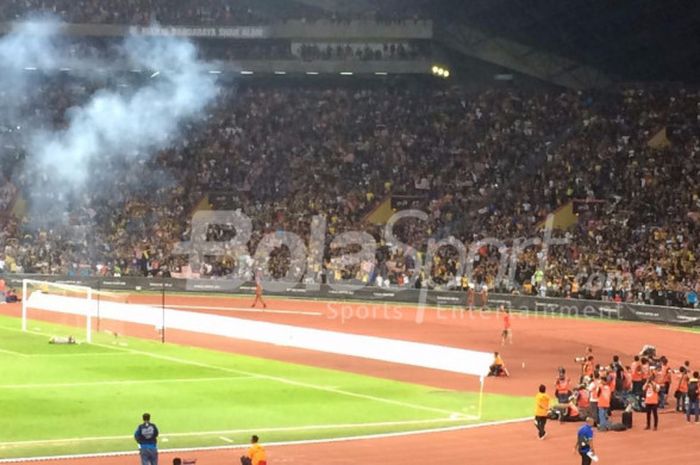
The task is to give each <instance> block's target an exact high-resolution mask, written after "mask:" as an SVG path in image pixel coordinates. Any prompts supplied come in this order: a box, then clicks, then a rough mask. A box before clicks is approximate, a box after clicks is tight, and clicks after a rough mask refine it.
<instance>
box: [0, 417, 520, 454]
mask: <svg viewBox="0 0 700 465" xmlns="http://www.w3.org/2000/svg"><path fill="white" fill-rule="evenodd" d="M531 421H532V417H527V418H516V419H512V420H500V421H491V422H485V423H474V424H469V425H458V426H446V427H444V428H434V429H423V430H413V431H401V432H398V433H379V434H368V435H365V436H347V437H340V438H329V439H306V440H301V441H280V442H269V443H265V446H267V447H282V446H301V445H310V444H328V443H334V442H349V441H369V440H377V439H386V438H394V437H404V436H415V435H421V434H439V433H448V432H451V431H462V430H470V429H476V428H486V427H490V426H501V425H509V424H513V423H523V422H531ZM250 431H252V430H246V432H250ZM243 447H247V444H241V445H238V446H213V447H190V448H176V449H161V452H163V453H176V452H177V453H181V452H185V453H187V452H204V451H215V450H232V449H240V448H243ZM136 454H138V452H137V451H130V452H123V451H122V452H105V453H99V454H74V455H56V456H44V457H27V458H16V459H0V463H21V462H35V461H44V460H57V459H83V458H98V457H124V456H131V455H136Z"/></svg>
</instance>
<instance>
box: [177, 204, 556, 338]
mask: <svg viewBox="0 0 700 465" xmlns="http://www.w3.org/2000/svg"><path fill="white" fill-rule="evenodd" d="M409 221H410V222H417V223H424V224H426V225H427V224H428V221H429V216H428V214H427V213H426V212H423V211H421V210H415V209H408V210H401V211H398V212H396V213H394V214H393V215H392V216H391V218H390V219H389V220H388V221H387V223H386V225H385V226H384V229H383V230H382V233H381V238H380V239H381V242H382V243H383V244H386V245H387V246H388V247H389V249H390V251H391V252H392V253H396V254H401V255H402V256H403V257H406V260H407V263H412V264H413V266H412V267H411V268H409V269H406V270H405V272H404V278H405V279H403V280H402V284H401V285H400V286H399V285H397V284H390V285H386V284H385V286H389V287H394V288H395V290H396V291H398V290H406V289H417V288H420V289H419V292H418V301H417V304H418V311H417V312H416V317H415V321H416V323H418V324H420V323H422V322H423V321H424V318H425V310H426V306H427V302H428V292H429V291H428V289H435V288H437V287H439V286H438V285H437V284H436V283H435V282H434V281H433V276H432V270H433V266H434V262H435V260H434V258H435V257H436V255H437V253H438V252H439V251H440V249H442V248H444V247H449V248H451V249H453V250H454V251H455V252H456V254H457V256H458V259H457V260H458V261H457V262H458V263H460V269H459V270H457V274H458V275H459V276H465V277H467V279H468V280H469V281H470V282H473V280H474V268H475V263H477V262H478V257H479V253H480V252H479V251H480V250H481V249H482V248H483V247H485V246H488V247H492V248H495V249H496V250H498V252H499V254H500V260H499V262H498V266H497V272H496V276H495V283H496V284H497V285H504V286H506V288H512V287H513V286H514V285H515V284H516V280H515V273H516V268H517V263H518V260H519V258H520V256H521V255H522V254H523V253H524V252H525V250H526V249H528V248H531V247H538V248H539V249H540V252H539V253H538V257H539V263H538V264H539V269H541V270H546V266H545V265H546V263H547V257H548V254H549V249H550V248H551V247H554V246H558V245H565V244H568V243H569V240H568V239H566V238H555V237H553V230H554V228H553V217H552V216H550V217H549V218H548V219H547V221H546V222H545V228H544V230H543V235H542V237H532V238H514V239H512V240H510V241H508V242H509V243H510V245H507V244H506V242H505V241H504V240H502V239H499V238H495V237H486V238H482V239H479V240H477V241H475V242H473V243H463V242H460V241H459V240H458V239H456V238H455V237H453V236H447V237H435V236H434V237H430V238H428V240H427V246H425V247H421V246H420V245H419V244H412V243H410V242H404V241H402V240H401V239H400V238H399V234H398V233H397V231H396V229H397V227H398V226H400V225H401V224H403V223H405V222H409ZM217 226H219V227H220V226H225V227H226V229H227V230H233V231H235V234H234V235H233V237H232V238H230V239H228V240H223V241H215V240H211V239H210V235H209V234H208V232H209V231H210V230H211V228H216V227H217ZM309 232H310V234H309V236H308V241H304V240H303V239H302V238H301V236H299V235H298V234H296V233H294V232H290V231H284V230H277V231H275V232H270V233H267V234H264V235H263V236H262V238H261V239H260V241H259V242H258V244H257V247H256V249H255V250H254V251H251V250H249V240H250V238H251V236H252V233H253V226H252V221H251V219H250V218H249V217H248V216H246V215H245V214H244V213H242V212H241V211H240V210H212V211H198V212H196V213H195V214H194V216H193V217H192V227H191V235H190V240H189V241H183V242H179V243H178V244H176V246H175V249H174V253H175V254H178V255H185V256H187V257H188V262H189V266H190V268H191V269H192V270H195V271H196V270H200V269H202V265H203V264H204V263H205V261H206V259H209V258H211V257H224V256H225V257H234V259H235V263H236V265H235V266H234V269H233V270H232V272H231V273H229V274H228V275H225V276H222V277H219V278H217V279H216V284H213V283H212V284H205V283H202V280H201V279H187V280H186V288H187V290H202V289H219V290H224V291H236V290H248V288H247V287H244V286H243V285H244V283H246V282H249V281H251V280H252V279H256V280H258V281H259V282H260V284H261V285H262V287H263V289H264V290H266V291H271V292H278V293H282V292H286V291H289V292H299V293H304V292H305V291H304V290H299V289H300V288H298V287H297V286H298V284H299V283H305V284H306V285H307V286H308V285H311V286H315V287H317V286H318V285H319V284H320V283H321V282H322V281H323V279H322V277H321V276H320V275H319V274H318V273H316V274H311V275H307V273H306V271H307V270H324V271H323V272H322V273H321V275H322V274H323V273H328V270H338V269H343V268H345V269H347V268H352V267H360V268H361V269H364V270H375V269H376V268H377V265H378V264H377V261H376V256H377V249H378V242H377V240H376V239H375V237H373V236H372V235H370V234H369V233H367V232H365V231H347V232H342V233H340V234H337V235H335V236H333V237H329V236H328V228H327V224H326V217H325V216H324V215H316V216H314V217H313V218H312V221H311V224H310V231H309ZM326 244H328V248H330V250H335V251H348V250H353V252H345V253H340V254H333V255H332V256H331V258H330V259H329V260H328V261H327V262H324V251H325V250H327V248H326ZM280 247H286V248H287V249H288V251H289V265H288V266H287V267H286V270H287V271H286V273H285V275H284V276H273V274H272V270H271V269H270V257H271V254H272V253H273V252H274V251H275V250H276V249H279V248H280ZM419 250H423V252H422V253H420V252H419ZM243 257H246V259H245V260H244V259H243ZM421 276H422V277H423V279H422V281H421V283H420V284H421V285H420V286H416V283H417V281H418V280H419V279H420V277H421ZM326 277H328V275H326ZM542 278H543V279H545V276H544V275H543V276H542ZM326 281H327V284H328V286H329V290H328V293H329V294H330V295H348V296H352V295H354V294H355V291H358V290H360V289H362V288H365V287H367V286H374V284H375V283H367V282H358V280H356V279H326ZM301 289H305V288H301ZM395 290H390V291H387V292H384V291H383V290H381V291H379V290H378V291H377V292H374V296H376V297H380V298H381V297H388V298H389V297H395V296H396V292H395ZM438 298H439V297H438ZM442 299H443V300H442V301H443V302H450V303H458V302H459V301H460V298H459V297H443V298H442Z"/></svg>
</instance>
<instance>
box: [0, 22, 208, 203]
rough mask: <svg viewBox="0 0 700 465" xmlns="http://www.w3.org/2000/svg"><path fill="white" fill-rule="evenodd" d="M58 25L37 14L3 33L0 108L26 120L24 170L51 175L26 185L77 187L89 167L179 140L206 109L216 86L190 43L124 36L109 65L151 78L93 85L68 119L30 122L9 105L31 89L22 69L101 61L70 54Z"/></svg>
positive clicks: (56, 194) (28, 96) (59, 193)
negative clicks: (0, 103)
mask: <svg viewBox="0 0 700 465" xmlns="http://www.w3.org/2000/svg"><path fill="white" fill-rule="evenodd" d="M61 27H62V26H61V24H60V23H58V22H57V21H54V20H48V21H41V22H36V21H35V22H30V23H25V24H22V25H19V26H18V27H16V28H15V29H14V30H13V31H12V32H11V33H9V34H7V35H6V36H4V37H2V38H0V69H2V70H3V71H2V73H0V88H2V92H3V93H4V99H3V100H4V102H5V103H6V105H4V108H3V109H0V113H5V114H4V115H2V116H3V117H4V118H7V117H11V118H13V119H14V121H13V123H17V125H23V126H26V125H30V126H31V127H29V128H28V129H27V128H25V130H24V131H25V134H24V138H25V139H26V141H27V143H26V145H27V150H28V154H27V156H26V159H25V166H26V167H27V168H28V172H32V173H38V172H43V173H46V175H48V180H47V178H46V177H44V178H43V179H41V178H39V177H37V179H36V180H35V183H36V185H35V186H32V187H31V189H32V190H36V191H37V192H41V191H42V190H44V191H45V190H47V189H50V190H51V191H52V192H51V195H50V196H49V197H52V198H64V197H65V195H63V193H76V192H80V191H81V189H84V187H85V185H86V182H87V181H88V180H89V179H90V177H91V172H90V170H91V169H95V167H99V166H100V165H102V166H109V163H106V162H107V161H127V162H128V161H129V160H137V159H138V160H143V157H144V154H151V153H154V152H155V151H157V150H159V149H162V148H166V147H168V145H170V144H172V143H173V142H175V141H176V140H177V139H178V135H179V134H180V131H181V127H182V125H183V123H186V122H190V121H195V120H197V119H199V118H201V117H203V116H204V115H205V109H206V107H207V106H208V105H209V104H210V103H211V102H212V101H213V99H214V98H215V96H216V95H217V92H218V87H217V84H216V82H215V78H214V76H212V75H211V74H209V73H207V69H208V68H207V66H206V64H205V63H204V62H202V61H200V60H199V59H198V57H197V50H196V48H195V46H194V45H193V44H192V43H191V42H189V41H187V40H185V39H181V38H173V37H164V38H141V37H128V38H126V39H125V40H124V42H123V44H122V45H121V47H119V48H118V49H117V50H116V53H117V54H118V56H116V57H109V58H110V59H109V62H110V63H111V64H112V67H113V68H114V67H115V66H117V67H122V68H123V69H131V68H138V69H142V70H144V71H146V72H148V74H149V75H151V74H156V71H157V72H158V74H157V75H156V76H155V77H153V78H152V79H143V80H141V81H140V82H139V83H138V84H137V85H136V86H132V87H130V88H129V89H126V90H125V89H124V88H121V89H116V88H111V87H104V88H100V89H98V90H97V91H95V92H94V93H92V95H91V96H89V98H88V99H87V100H86V101H85V102H84V103H82V104H81V105H80V106H76V107H73V108H70V109H69V110H68V112H67V114H66V115H65V116H66V118H65V120H66V123H67V124H66V125H65V127H63V128H61V129H59V130H54V129H51V128H47V126H49V125H38V124H33V123H34V122H33V121H31V118H29V116H28V115H19V114H15V112H14V109H16V108H20V107H21V106H22V105H24V106H25V107H26V105H27V102H29V101H32V99H33V98H34V95H35V93H36V89H33V88H32V85H30V84H29V83H28V82H29V80H30V79H35V78H31V77H30V75H32V73H31V72H27V69H26V68H30V69H33V68H37V69H38V72H40V73H42V76H50V75H51V73H54V72H55V73H58V72H61V70H63V71H65V67H66V63H69V62H70V63H71V69H75V68H79V69H80V76H81V78H84V77H85V76H86V75H88V74H89V71H86V70H91V69H92V70H94V69H95V67H96V66H99V65H98V64H96V63H95V62H94V59H87V58H86V59H85V60H83V61H82V62H81V61H80V58H76V57H75V56H72V55H71V54H70V53H68V50H66V47H65V41H64V40H63V38H62V36H61V34H60V29H61ZM76 60H77V62H76ZM76 65H77V66H76ZM127 66H128V67H129V68H127ZM93 74H94V75H95V80H94V82H109V80H106V79H104V75H100V76H98V74H99V73H97V72H93ZM47 85H50V81H49V82H48V84H47ZM36 104H41V102H38V103H37V102H34V105H36ZM102 162H105V163H102ZM114 175H115V176H118V175H119V173H114ZM39 197H40V196H39Z"/></svg>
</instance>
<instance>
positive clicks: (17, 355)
mask: <svg viewBox="0 0 700 465" xmlns="http://www.w3.org/2000/svg"><path fill="white" fill-rule="evenodd" d="M0 353H2V354H8V355H13V356H15V357H29V355H27V354H23V353H22V352H15V351H14V350H7V349H0Z"/></svg>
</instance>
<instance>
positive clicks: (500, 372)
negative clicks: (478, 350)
mask: <svg viewBox="0 0 700 465" xmlns="http://www.w3.org/2000/svg"><path fill="white" fill-rule="evenodd" d="M488 376H510V373H508V369H507V368H506V364H505V362H504V361H503V358H502V357H501V355H500V354H499V353H498V352H494V353H493V364H492V365H491V366H490V367H489V374H488Z"/></svg>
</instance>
